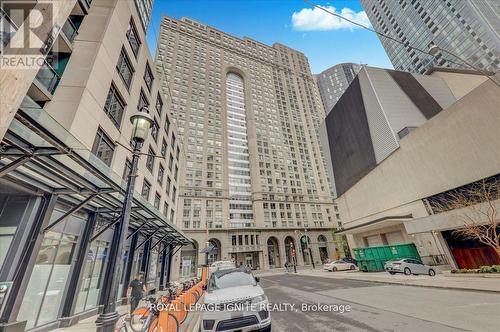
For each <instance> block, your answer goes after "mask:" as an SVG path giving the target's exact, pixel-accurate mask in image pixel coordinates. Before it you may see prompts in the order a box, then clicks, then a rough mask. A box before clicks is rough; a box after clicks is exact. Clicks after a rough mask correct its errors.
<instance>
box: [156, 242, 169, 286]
mask: <svg viewBox="0 0 500 332" xmlns="http://www.w3.org/2000/svg"><path fill="white" fill-rule="evenodd" d="M161 252H163V255H161V267H160V287H159V288H160V289H159V290H161V291H162V290H163V289H164V288H165V279H166V278H165V264H166V260H167V257H168V256H167V255H166V254H167V252H166V251H163V250H162V251H161ZM158 256H160V253H158Z"/></svg>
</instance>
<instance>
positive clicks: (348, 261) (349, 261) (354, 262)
mask: <svg viewBox="0 0 500 332" xmlns="http://www.w3.org/2000/svg"><path fill="white" fill-rule="evenodd" d="M341 261H344V262H346V263H351V264H354V265H356V266H358V261H357V260H355V259H354V258H352V257H344V258H342V259H341Z"/></svg>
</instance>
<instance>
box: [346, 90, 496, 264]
mask: <svg viewBox="0 0 500 332" xmlns="http://www.w3.org/2000/svg"><path fill="white" fill-rule="evenodd" d="M478 110H480V112H478ZM499 126H500V113H499V112H498V87H497V86H496V85H495V84H494V83H493V82H491V81H487V82H484V83H483V84H482V85H480V86H479V87H477V88H476V89H474V90H473V91H472V92H470V93H469V94H467V95H466V96H464V97H463V98H462V99H460V100H458V101H457V102H455V103H454V104H452V105H451V106H450V107H449V108H447V109H445V110H443V111H441V112H440V113H439V114H437V115H436V116H434V117H433V118H432V119H431V120H429V121H428V122H426V123H425V124H424V125H422V126H421V127H419V128H417V129H415V130H414V131H412V132H411V133H410V134H408V135H407V136H405V137H404V138H403V139H401V141H400V147H399V148H398V149H397V150H396V151H394V152H393V153H392V154H391V155H390V156H389V157H388V158H386V159H385V160H384V161H383V162H381V163H380V164H379V165H378V166H377V167H376V168H375V169H373V170H372V171H371V172H370V173H368V174H367V175H365V176H364V177H363V178H362V179H361V180H360V181H359V182H358V183H356V184H355V185H354V186H352V187H351V188H350V189H349V190H347V191H346V192H345V193H344V194H343V195H342V196H341V197H339V199H338V203H339V208H340V211H341V212H342V215H343V216H345V219H344V220H343V223H344V229H345V232H346V233H347V234H349V235H348V239H349V242H350V244H351V245H352V246H360V245H362V244H363V243H362V241H361V239H362V238H363V237H365V236H366V235H367V234H369V231H370V232H372V231H373V232H375V233H384V232H385V227H387V226H388V225H391V224H392V225H395V224H399V225H404V226H405V227H404V229H405V232H406V233H407V234H410V236H411V237H410V238H409V239H411V240H412V242H415V243H416V244H417V248H418V249H419V251H420V252H421V255H423V256H426V255H431V254H432V255H443V254H447V255H448V256H449V252H448V250H447V249H446V248H445V247H446V245H443V239H442V237H441V235H440V234H439V231H440V230H446V229H454V228H457V227H459V226H460V225H459V223H457V219H456V217H453V216H454V215H455V213H456V211H452V212H450V213H443V214H437V215H432V216H430V213H429V211H428V210H427V209H426V207H425V206H424V203H423V201H422V199H424V198H426V197H429V196H432V195H434V194H437V193H441V192H444V191H447V190H450V189H453V188H456V187H459V186H462V185H465V184H468V183H471V182H474V181H477V180H480V179H483V178H487V177H490V176H493V175H496V174H498V173H500V160H499V159H498V157H497V156H498V155H500V143H499V141H498V139H497V136H498V128H499ZM382 219H385V220H384V221H380V222H373V221H375V220H382ZM436 231H438V232H437V233H436ZM449 259H450V261H451V263H452V264H453V260H452V258H449Z"/></svg>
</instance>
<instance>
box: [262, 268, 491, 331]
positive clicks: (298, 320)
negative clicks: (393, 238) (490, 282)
mask: <svg viewBox="0 0 500 332" xmlns="http://www.w3.org/2000/svg"><path fill="white" fill-rule="evenodd" d="M261 286H262V287H263V288H264V290H265V292H266V294H267V296H268V298H269V301H270V302H271V303H272V304H273V305H274V306H273V309H275V310H276V311H273V312H272V313H271V317H272V330H273V331H294V332H295V331H307V332H316V331H373V332H375V331H433V332H434V331H436V332H447V331H478V332H487V331H500V294H498V293H485V292H472V291H459V290H447V289H435V288H427V287H413V286H403V285H387V284H380V283H373V282H364V281H356V280H347V279H330V278H321V277H310V276H300V275H295V274H285V275H275V276H266V277H261ZM279 304H281V306H278V305H279ZM317 304H321V305H322V308H321V309H323V310H325V311H317V308H315V307H314V305H317ZM292 305H294V306H293V307H292ZM326 305H329V306H326ZM335 305H337V306H335ZM341 305H343V306H344V307H341ZM347 305H350V306H351V308H350V311H347ZM342 308H343V309H344V312H343V313H341V312H340V310H341V309H342ZM279 310H282V311H279Z"/></svg>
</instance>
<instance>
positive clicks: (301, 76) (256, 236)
mask: <svg viewBox="0 0 500 332" xmlns="http://www.w3.org/2000/svg"><path fill="white" fill-rule="evenodd" d="M156 67H157V71H158V72H159V73H161V74H160V75H161V76H162V80H163V81H162V84H163V89H164V91H166V93H168V94H169V95H170V96H171V101H170V103H171V105H170V109H171V112H172V116H173V119H174V121H175V122H176V123H177V126H178V128H179V136H180V139H181V140H182V141H183V145H184V149H185V151H186V163H185V166H184V167H182V174H181V178H180V181H181V183H180V186H179V190H180V192H179V195H180V196H179V197H181V198H180V200H179V205H178V208H179V209H180V210H179V211H181V213H179V217H178V219H177V221H178V223H179V226H180V227H182V228H183V229H184V230H185V231H186V232H187V234H188V235H189V236H191V238H192V239H194V240H195V245H194V248H191V250H185V249H183V250H182V252H181V259H180V260H178V261H177V262H178V266H177V267H178V268H180V271H181V273H182V274H183V275H188V274H190V273H194V271H195V268H196V267H197V266H199V265H200V264H203V263H204V262H205V257H204V256H205V255H201V254H200V250H201V249H203V248H205V247H210V248H213V249H212V251H211V253H210V256H209V259H210V260H218V259H224V260H230V259H233V260H234V261H235V262H236V263H237V264H243V265H248V266H251V267H253V268H260V269H263V268H269V267H279V266H283V265H284V263H285V262H286V261H290V262H291V261H294V260H296V261H297V263H298V264H299V265H302V264H310V262H311V256H312V258H313V259H314V262H321V261H322V260H326V259H327V258H328V257H330V258H331V257H335V256H338V254H339V253H340V252H339V253H337V250H336V247H335V245H334V238H333V236H332V232H331V229H332V227H333V225H334V223H333V222H334V221H335V218H336V217H338V218H339V215H338V214H336V213H335V209H336V207H335V206H334V203H333V199H332V196H331V194H330V189H329V184H328V178H327V173H326V172H325V166H324V159H323V155H322V152H321V150H320V144H319V139H318V134H317V132H316V129H317V127H318V126H319V125H320V123H321V121H322V120H323V119H324V117H325V114H324V111H323V107H322V106H321V100H320V96H319V93H318V88H317V86H316V84H315V81H314V79H313V75H312V74H311V71H310V68H309V64H308V60H307V58H306V57H305V56H304V54H302V53H300V52H298V51H296V50H293V49H291V48H289V47H286V46H284V45H281V44H274V45H273V46H272V47H271V46H267V45H264V44H262V43H259V42H257V41H255V40H251V39H249V38H243V39H240V38H236V37H234V36H231V35H229V34H227V33H224V32H222V31H220V30H217V29H215V28H212V27H209V26H206V25H203V24H201V23H198V22H195V21H193V20H191V19H187V18H183V19H181V20H177V19H173V18H170V17H165V18H164V19H163V21H162V23H161V31H160V36H159V40H158V49H157V55H156ZM335 224H336V223H335ZM306 234H307V235H306ZM306 238H309V243H308V242H307V241H306ZM207 244H209V245H207ZM309 249H311V250H309ZM310 251H311V252H310ZM173 273H176V272H175V267H174V271H173Z"/></svg>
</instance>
